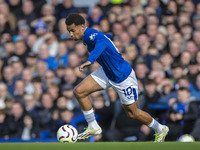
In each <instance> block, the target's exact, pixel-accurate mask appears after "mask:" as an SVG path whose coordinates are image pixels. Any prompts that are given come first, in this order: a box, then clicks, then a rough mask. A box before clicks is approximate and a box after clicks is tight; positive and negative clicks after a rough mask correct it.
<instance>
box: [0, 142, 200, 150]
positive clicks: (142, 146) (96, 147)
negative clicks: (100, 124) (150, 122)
mask: <svg viewBox="0 0 200 150" xmlns="http://www.w3.org/2000/svg"><path fill="white" fill-rule="evenodd" d="M0 150H200V142H193V143H179V142H164V143H154V142H94V143H87V142H77V143H74V144H73V143H70V144H69V143H0Z"/></svg>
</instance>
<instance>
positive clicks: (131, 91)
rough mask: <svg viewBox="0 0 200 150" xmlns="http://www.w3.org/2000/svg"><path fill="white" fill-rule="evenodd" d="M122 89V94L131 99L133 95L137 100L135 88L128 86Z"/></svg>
mask: <svg viewBox="0 0 200 150" xmlns="http://www.w3.org/2000/svg"><path fill="white" fill-rule="evenodd" d="M122 91H123V92H124V95H125V96H126V97H127V98H128V99H131V98H132V97H133V96H134V99H135V100H137V93H136V90H135V88H132V87H128V88H126V89H122Z"/></svg>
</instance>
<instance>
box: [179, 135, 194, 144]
mask: <svg viewBox="0 0 200 150" xmlns="http://www.w3.org/2000/svg"><path fill="white" fill-rule="evenodd" d="M178 141H179V142H194V141H195V140H194V138H193V136H191V135H189V134H184V135H182V136H181V137H180V138H179V140H178Z"/></svg>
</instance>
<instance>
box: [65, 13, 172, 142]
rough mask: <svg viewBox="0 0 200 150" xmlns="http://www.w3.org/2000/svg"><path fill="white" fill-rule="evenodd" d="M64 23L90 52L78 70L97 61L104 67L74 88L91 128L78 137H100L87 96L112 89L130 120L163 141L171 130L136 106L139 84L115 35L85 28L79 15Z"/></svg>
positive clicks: (74, 37) (74, 14)
mask: <svg viewBox="0 0 200 150" xmlns="http://www.w3.org/2000/svg"><path fill="white" fill-rule="evenodd" d="M65 24H66V27H67V30H68V32H69V34H70V36H71V38H72V39H73V40H82V41H83V43H84V45H86V46H87V49H88V51H89V52H90V55H89V58H88V60H87V61H86V62H85V63H83V64H82V65H81V66H80V67H79V70H80V71H83V70H84V68H85V67H88V66H90V65H92V64H93V63H94V61H97V62H98V63H99V64H100V65H101V67H100V68H99V69H97V70H96V71H94V72H92V73H91V74H90V75H89V76H88V77H86V78H85V79H84V80H83V81H82V82H81V83H80V84H79V85H77V86H76V87H75V88H74V95H75V96H76V98H77V100H78V102H79V104H80V107H81V109H82V112H83V114H84V116H85V119H86V121H87V123H88V127H87V128H86V130H85V131H84V132H83V133H81V134H79V135H78V139H86V138H88V137H90V136H93V135H98V134H101V132H102V130H101V127H100V126H99V125H98V123H97V121H96V119H95V115H94V111H93V108H92V104H91V101H90V99H89V97H88V95H90V94H91V93H93V92H95V91H99V90H103V89H106V88H108V87H112V88H113V89H114V90H115V91H116V92H117V93H118V95H119V97H120V101H121V104H122V106H123V108H124V110H125V111H126V113H127V115H128V117H129V118H131V119H136V120H138V121H140V122H141V123H143V124H145V125H147V126H148V127H150V128H152V129H153V130H154V131H155V142H163V141H164V140H165V137H166V135H167V133H168V131H169V128H168V127H167V126H165V125H162V124H160V123H159V122H157V121H156V120H155V119H154V118H152V117H151V116H150V115H149V114H148V113H146V112H144V111H142V110H141V109H139V108H138V107H137V102H138V101H137V99H138V85H137V79H136V76H135V72H134V70H133V69H132V67H131V66H130V64H129V63H128V62H127V61H125V60H124V59H123V58H122V56H121V54H120V52H119V50H118V49H117V48H116V47H115V45H114V44H113V42H112V40H111V39H112V36H111V35H109V34H104V33H102V32H100V31H97V30H95V29H92V28H88V27H86V26H85V20H84V18H83V17H82V16H81V15H79V14H76V13H73V14H70V15H68V16H67V18H66V20H65Z"/></svg>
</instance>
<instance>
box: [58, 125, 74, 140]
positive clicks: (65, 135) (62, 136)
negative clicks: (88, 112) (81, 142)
mask: <svg viewBox="0 0 200 150" xmlns="http://www.w3.org/2000/svg"><path fill="white" fill-rule="evenodd" d="M77 136H78V131H77V130H76V128H74V127H73V126H72V125H69V124H66V125H63V126H61V127H60V128H59V129H58V131H57V139H58V141H59V142H61V143H75V142H76V141H77Z"/></svg>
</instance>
